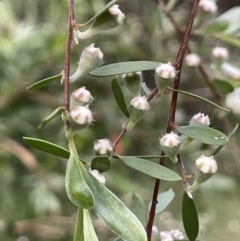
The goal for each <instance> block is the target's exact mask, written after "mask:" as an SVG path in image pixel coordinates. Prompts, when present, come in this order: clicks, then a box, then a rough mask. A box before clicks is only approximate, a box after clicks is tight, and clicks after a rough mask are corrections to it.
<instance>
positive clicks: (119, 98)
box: [112, 77, 129, 118]
mask: <svg viewBox="0 0 240 241" xmlns="http://www.w3.org/2000/svg"><path fill="white" fill-rule="evenodd" d="M112 91H113V95H114V97H115V100H116V102H117V104H118V106H119V108H120V110H121V111H122V113H123V114H124V115H125V116H126V117H127V118H128V117H129V113H128V108H127V106H126V102H125V99H124V96H123V93H122V88H121V86H120V84H119V81H118V77H115V78H114V79H113V80H112Z"/></svg>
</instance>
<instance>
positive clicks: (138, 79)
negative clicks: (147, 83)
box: [122, 72, 142, 96]
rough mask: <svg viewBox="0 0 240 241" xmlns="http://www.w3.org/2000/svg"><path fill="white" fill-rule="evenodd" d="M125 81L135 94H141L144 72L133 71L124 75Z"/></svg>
mask: <svg viewBox="0 0 240 241" xmlns="http://www.w3.org/2000/svg"><path fill="white" fill-rule="evenodd" d="M122 78H123V83H124V85H125V86H126V88H127V89H128V90H129V91H130V92H131V93H132V95H133V96H138V95H140V91H141V84H142V73H141V72H132V73H127V74H123V75H122Z"/></svg>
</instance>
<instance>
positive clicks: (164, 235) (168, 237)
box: [160, 231, 174, 241]
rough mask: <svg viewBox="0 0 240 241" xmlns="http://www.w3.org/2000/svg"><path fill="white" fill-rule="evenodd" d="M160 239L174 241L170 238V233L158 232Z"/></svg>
mask: <svg viewBox="0 0 240 241" xmlns="http://www.w3.org/2000/svg"><path fill="white" fill-rule="evenodd" d="M160 239H161V241H174V239H173V238H172V235H171V233H170V232H168V231H162V232H160Z"/></svg>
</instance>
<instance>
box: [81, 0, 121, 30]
mask: <svg viewBox="0 0 240 241" xmlns="http://www.w3.org/2000/svg"><path fill="white" fill-rule="evenodd" d="M117 1H118V0H112V1H111V2H109V3H108V4H107V5H106V6H105V7H104V8H103V9H102V10H101V11H100V12H98V13H97V14H96V15H95V16H93V17H92V18H91V19H90V20H88V21H87V22H86V23H84V24H82V26H87V25H90V24H92V23H93V22H94V21H95V20H96V19H97V18H99V17H101V15H103V14H104V13H105V12H107V11H108V9H109V8H110V7H111V6H112V5H113V4H115V3H116V2H117Z"/></svg>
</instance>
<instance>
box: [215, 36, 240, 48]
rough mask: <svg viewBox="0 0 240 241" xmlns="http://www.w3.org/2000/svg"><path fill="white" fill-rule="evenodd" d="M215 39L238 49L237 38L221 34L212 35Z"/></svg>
mask: <svg viewBox="0 0 240 241" xmlns="http://www.w3.org/2000/svg"><path fill="white" fill-rule="evenodd" d="M213 37H215V38H217V39H220V40H222V41H224V42H226V43H228V44H231V45H232V46H235V47H237V48H240V40H239V38H237V37H235V36H233V35H226V34H223V33H217V34H214V36H213Z"/></svg>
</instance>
